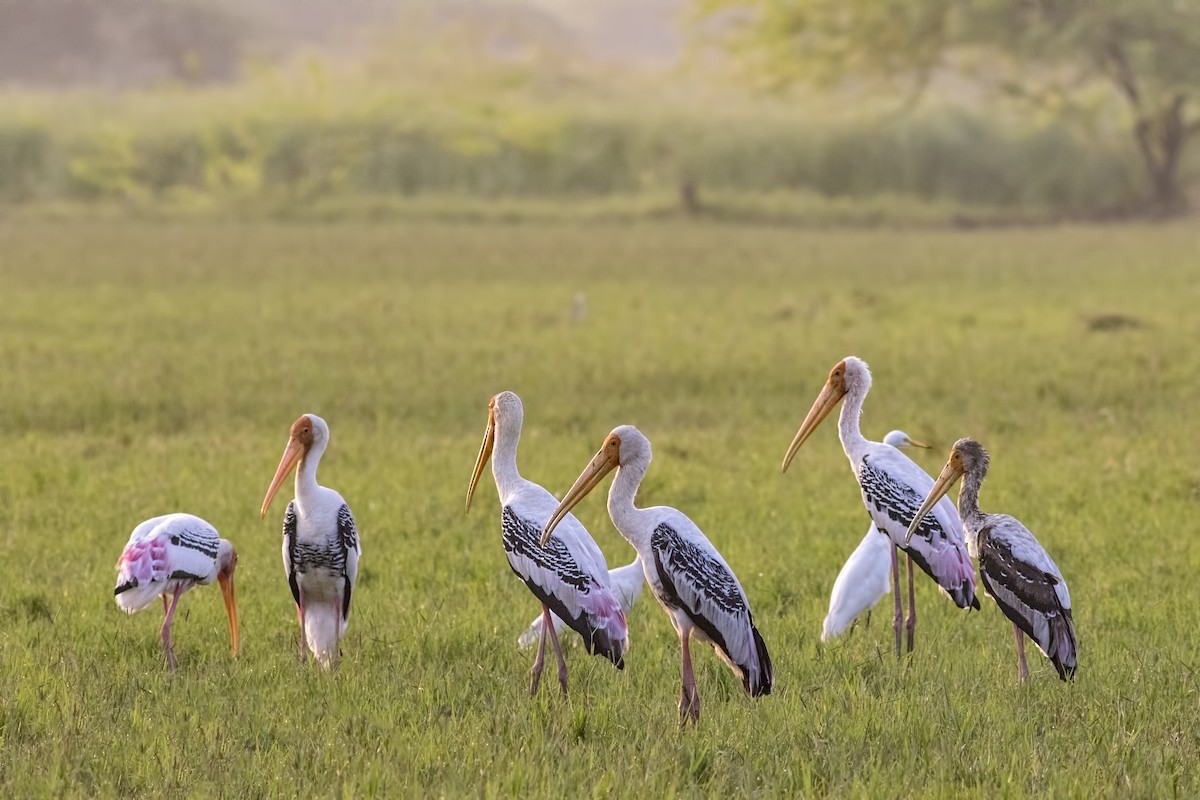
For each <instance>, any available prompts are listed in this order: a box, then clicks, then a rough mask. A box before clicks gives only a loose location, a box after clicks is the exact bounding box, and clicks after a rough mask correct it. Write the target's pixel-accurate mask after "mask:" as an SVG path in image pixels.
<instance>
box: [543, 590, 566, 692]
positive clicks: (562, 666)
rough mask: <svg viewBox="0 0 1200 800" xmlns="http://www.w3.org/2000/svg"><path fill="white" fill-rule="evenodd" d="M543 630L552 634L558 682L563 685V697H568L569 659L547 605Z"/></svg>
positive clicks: (551, 642) (544, 607) (544, 612)
mask: <svg viewBox="0 0 1200 800" xmlns="http://www.w3.org/2000/svg"><path fill="white" fill-rule="evenodd" d="M542 630H544V631H546V632H547V633H549V634H550V644H552V645H554V655H556V656H558V684H559V686H562V692H563V697H566V696H567V660H566V659H565V658H563V651H562V645H560V644H559V643H558V633H556V632H555V630H554V623H553V622H551V621H550V609H549V608H548V607H547V606H542ZM542 638H543V639H545V638H546V637H545V636H543V637H542Z"/></svg>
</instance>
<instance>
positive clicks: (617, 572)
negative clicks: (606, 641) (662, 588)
mask: <svg viewBox="0 0 1200 800" xmlns="http://www.w3.org/2000/svg"><path fill="white" fill-rule="evenodd" d="M608 582H609V585H610V586H612V590H613V592H614V593H615V594H616V595H617V602H619V603H620V604H621V610H622V611H624V612H625V614H626V617H628V615H629V609H631V608H633V604H634V603H636V602H637V599H638V596H639V595H641V593H642V586H643V585H644V584H645V583H646V576H645V574H644V573H643V572H642V557H641V556H638V557H637V558H635V559H633V562H632V563H629V564H626V565H625V566H623V567H617V568H616V569H610V570H609V571H608ZM550 621H551V622H552V623H554V635H555V636H562V632H563V629H564V628H566V626H567V623H565V622H563V621H562V618H561V617H559V616H558V615H557V614H555V613H553V612H551V613H550ZM626 622H627V623H628V620H626ZM544 625H545V622H544V620H543V619H542V615H541V614H538V615H537V616H536V617H534V618H533V620H532V621H530V623H529V626H528V627H527V628H525V630H524V632H523V633H522V634H521V635H520V636H518V637H517V646H518V647H521V648H522V649H527V648H530V647H533V646H534V645H535V644H537V643H538V640H539V639H541V637H542V629H543V627H544ZM626 647H628V636H626Z"/></svg>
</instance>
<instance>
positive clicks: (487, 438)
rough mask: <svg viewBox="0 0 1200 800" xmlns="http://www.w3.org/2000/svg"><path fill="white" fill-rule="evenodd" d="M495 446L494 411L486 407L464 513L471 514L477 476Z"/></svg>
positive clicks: (477, 480) (477, 481)
mask: <svg viewBox="0 0 1200 800" xmlns="http://www.w3.org/2000/svg"><path fill="white" fill-rule="evenodd" d="M495 446H496V411H495V408H494V407H493V406H489V407H488V421H487V428H485V429H484V431H483V444H481V445H480V446H479V457H478V458H476V459H475V471H474V472H473V473H471V485H470V486H468V487H467V510H466V513H468V514H469V513H471V499H472V498H473V497H475V487H476V486H477V485H478V484H479V476H480V475H482V474H483V468H484V467H485V466H487V462H488V459H489V458H491V457H492V448H493V447H495Z"/></svg>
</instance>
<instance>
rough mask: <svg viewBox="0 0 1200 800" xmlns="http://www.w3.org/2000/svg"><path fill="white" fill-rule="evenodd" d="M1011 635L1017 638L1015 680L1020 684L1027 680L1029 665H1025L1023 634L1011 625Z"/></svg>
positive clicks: (1015, 625) (1014, 625) (1014, 624)
mask: <svg viewBox="0 0 1200 800" xmlns="http://www.w3.org/2000/svg"><path fill="white" fill-rule="evenodd" d="M1013 634H1014V635H1015V636H1016V637H1017V679H1018V680H1020V681H1021V683H1025V681H1027V680H1029V665H1028V664H1026V663H1025V632H1024V631H1022V630H1021V629H1020V628H1018V627H1017V623H1015V622H1014V623H1013Z"/></svg>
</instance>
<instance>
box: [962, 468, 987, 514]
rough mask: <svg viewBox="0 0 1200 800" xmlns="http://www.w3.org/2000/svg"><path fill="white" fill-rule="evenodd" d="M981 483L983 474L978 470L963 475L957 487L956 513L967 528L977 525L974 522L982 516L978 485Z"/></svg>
mask: <svg viewBox="0 0 1200 800" xmlns="http://www.w3.org/2000/svg"><path fill="white" fill-rule="evenodd" d="M982 485H983V476H982V475H981V474H979V473H978V472H968V473H966V474H965V475H963V479H962V486H960V487H959V489H958V515H959V516H960V517H962V521H963V525H965V526H966V527H967V528H975V527H978V526H977V525H976V524H975V523H977V522H980V521H981V520H982V518H983V512H981V511H980V510H979V487H980V486H982Z"/></svg>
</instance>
